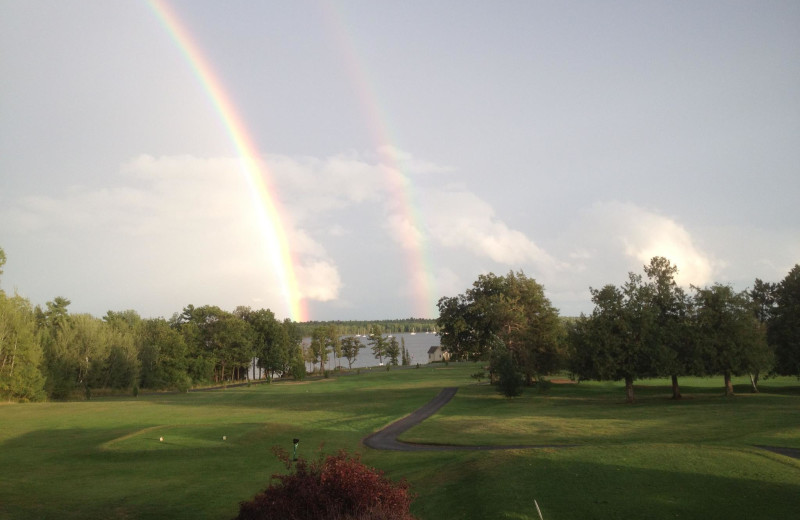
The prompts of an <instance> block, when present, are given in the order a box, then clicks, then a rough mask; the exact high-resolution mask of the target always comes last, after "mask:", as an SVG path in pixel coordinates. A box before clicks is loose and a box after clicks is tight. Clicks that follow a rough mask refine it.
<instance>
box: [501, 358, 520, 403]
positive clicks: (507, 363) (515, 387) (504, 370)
mask: <svg viewBox="0 0 800 520" xmlns="http://www.w3.org/2000/svg"><path fill="white" fill-rule="evenodd" d="M495 366H496V367H497V391H498V392H500V393H501V394H503V395H504V396H506V397H517V396H518V395H521V394H522V388H523V385H524V384H525V383H524V381H523V380H522V374H520V373H519V371H518V370H517V367H516V365H515V364H514V359H513V358H512V357H511V354H509V353H508V352H503V353H502V354H500V355H499V356H498V357H497V360H496V364H495Z"/></svg>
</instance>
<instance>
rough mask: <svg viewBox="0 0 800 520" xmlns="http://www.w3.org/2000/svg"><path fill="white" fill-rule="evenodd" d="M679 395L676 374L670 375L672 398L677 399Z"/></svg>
mask: <svg viewBox="0 0 800 520" xmlns="http://www.w3.org/2000/svg"><path fill="white" fill-rule="evenodd" d="M681 397H682V396H681V388H680V387H679V386H678V376H672V398H673V399H675V400H678V399H680V398H681Z"/></svg>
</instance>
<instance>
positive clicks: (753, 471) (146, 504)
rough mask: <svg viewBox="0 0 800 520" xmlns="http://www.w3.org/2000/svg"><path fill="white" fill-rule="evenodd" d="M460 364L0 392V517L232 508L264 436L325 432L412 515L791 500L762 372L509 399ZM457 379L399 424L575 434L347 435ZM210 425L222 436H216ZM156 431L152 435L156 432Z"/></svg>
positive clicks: (215, 515) (790, 437)
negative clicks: (628, 398)
mask: <svg viewBox="0 0 800 520" xmlns="http://www.w3.org/2000/svg"><path fill="white" fill-rule="evenodd" d="M475 370H476V368H475V366H474V365H458V364H450V365H449V366H447V367H445V366H441V365H439V366H437V367H436V368H433V367H430V366H426V367H422V368H420V369H408V370H392V371H391V372H386V371H384V370H375V371H362V372H361V374H360V375H352V376H346V377H339V378H331V379H328V380H318V381H310V382H303V383H293V382H279V383H275V384H272V385H266V384H259V385H253V386H250V387H241V388H229V389H226V390H220V391H212V392H196V393H189V394H160V395H140V396H139V397H138V398H133V397H126V398H103V399H95V400H92V401H86V402H71V403H41V404H24V405H2V406H0V465H2V467H3V468H4V469H5V471H3V474H2V476H1V477H0V518H4V519H5V518H12V519H23V518H24V519H28V518H59V519H61V518H67V519H69V518H75V519H78V518H82V519H83V518H193V519H194V518H210V519H226V518H231V517H233V516H234V515H235V514H236V512H237V509H238V502H240V501H242V500H247V499H249V498H250V497H252V495H254V494H255V493H256V492H257V491H259V490H260V489H262V488H263V487H265V486H266V484H267V483H268V481H269V476H270V475H271V474H272V473H275V472H279V471H282V469H283V468H282V467H281V465H280V464H279V462H278V461H277V460H276V459H275V457H274V456H273V455H272V454H271V452H270V448H271V447H272V446H274V445H279V446H281V447H283V448H285V449H287V450H291V440H292V438H293V437H297V438H299V439H300V450H299V451H300V454H301V455H303V456H306V457H309V458H312V457H314V456H315V455H316V453H317V449H318V447H319V445H320V444H322V443H324V444H325V448H324V449H325V451H326V452H328V453H332V452H335V451H336V450H338V449H340V448H344V449H347V450H349V451H360V452H362V453H363V454H364V461H365V462H366V463H367V464H369V465H371V466H375V467H377V468H380V469H383V470H385V471H386V472H387V474H388V476H389V477H391V478H393V479H398V478H402V477H405V478H407V479H408V480H409V481H410V483H411V485H412V490H413V491H414V492H416V493H417V494H418V498H417V500H416V501H415V504H414V506H413V508H412V511H413V512H414V513H415V514H416V515H417V516H418V517H419V518H421V519H429V520H434V519H449V518H509V519H537V518H538V515H537V513H536V509H535V506H534V503H533V500H534V499H536V500H537V501H538V503H539V505H540V506H541V508H542V513H543V515H544V518H545V519H546V520H555V519H567V518H574V519H578V518H580V519H585V518H664V519H666V518H764V519H768V518H770V519H771V518H791V517H793V516H794V515H796V512H797V511H798V510H800V461H799V460H796V459H791V458H788V457H785V456H781V455H777V454H774V453H770V452H767V451H765V450H761V449H758V448H755V447H753V445H756V444H760V445H777V446H783V447H792V448H800V386H799V385H798V382H797V380H794V379H777V380H768V381H765V382H764V383H763V384H762V393H760V394H750V393H749V392H748V388H747V386H745V383H746V381H745V380H744V379H742V380H737V381H736V382H737V383H739V384H740V385H741V386H737V391H738V395H737V396H736V397H734V398H724V397H722V385H721V383H722V381H721V378H719V380H717V378H715V379H695V378H685V379H684V380H682V381H681V383H682V390H683V393H684V396H685V398H684V399H683V400H682V401H680V402H673V401H671V400H670V399H669V396H670V390H669V385H668V383H669V382H668V381H646V382H639V383H637V384H638V386H637V389H636V391H637V398H638V402H637V404H634V405H625V404H622V402H623V400H624V393H623V389H622V387H621V385H618V384H606V383H581V384H579V385H575V384H554V385H553V386H552V388H551V389H550V390H549V391H548V392H547V393H545V394H540V393H537V392H536V390H535V389H527V390H526V392H525V393H524V394H523V396H522V397H521V398H517V399H513V400H507V399H505V398H502V397H500V396H499V395H498V394H497V393H496V392H495V391H494V389H493V388H491V387H489V386H488V385H474V384H473V380H471V379H470V378H469V374H471V373H473V372H475ZM445 386H459V387H460V390H459V392H458V394H457V395H456V397H455V398H454V399H453V401H451V402H450V403H449V404H448V405H446V406H445V407H444V408H443V409H442V410H441V411H440V412H439V413H438V414H437V415H435V416H433V417H432V418H430V419H428V420H427V421H426V422H424V423H423V424H421V425H420V426H418V427H416V428H414V429H412V430H410V431H408V432H407V433H406V434H405V435H404V436H403V437H402V438H403V440H406V441H414V442H423V443H440V444H460V445H486V444H514V445H519V444H575V445H577V446H575V447H571V448H563V449H526V450H510V451H480V452H474V451H473V452H466V451H465V452H459V451H456V452H452V451H450V452H419V453H401V452H378V451H373V450H368V449H366V448H364V447H362V446H361V444H360V441H361V439H362V438H363V437H364V436H365V435H367V434H369V433H371V432H373V431H375V430H377V429H379V428H381V427H383V426H385V425H386V424H388V423H390V422H392V421H394V420H396V419H398V418H400V417H402V416H404V415H406V414H408V413H410V412H412V411H413V410H415V409H416V408H418V407H419V406H421V405H423V404H425V403H426V402H427V401H429V400H430V399H431V398H433V397H434V396H435V395H436V394H437V393H438V392H439V390H440V389H441V388H442V387H445ZM223 437H225V439H223ZM160 438H163V441H161V440H159V439H160Z"/></svg>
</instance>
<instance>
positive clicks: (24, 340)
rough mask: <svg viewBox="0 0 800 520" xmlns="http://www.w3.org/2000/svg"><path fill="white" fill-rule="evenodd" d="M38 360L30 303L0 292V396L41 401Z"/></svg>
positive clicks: (1, 261) (40, 348)
mask: <svg viewBox="0 0 800 520" xmlns="http://www.w3.org/2000/svg"><path fill="white" fill-rule="evenodd" d="M2 252H3V250H2V249H0V267H2V264H3V261H4V260H5V257H4V256H2ZM1 272H2V271H0V273H1ZM41 360H42V347H41V344H40V343H39V341H38V338H37V336H36V324H35V321H34V315H33V309H32V308H31V305H30V303H29V302H28V301H27V300H25V299H24V298H22V297H20V296H13V297H10V298H9V297H7V296H6V295H5V293H4V292H3V291H0V398H2V399H8V400H16V401H41V400H43V399H44V398H45V390H44V382H45V380H44V376H43V375H42V373H41V371H40V370H39V365H40V363H41Z"/></svg>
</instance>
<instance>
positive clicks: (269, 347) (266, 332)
mask: <svg viewBox="0 0 800 520" xmlns="http://www.w3.org/2000/svg"><path fill="white" fill-rule="evenodd" d="M239 314H240V315H241V317H242V318H243V319H244V320H245V321H246V322H247V323H249V324H250V327H251V328H252V329H253V338H254V340H253V341H254V346H255V355H256V357H257V358H258V366H259V367H260V368H262V369H264V371H265V372H266V376H267V379H268V380H269V381H272V377H273V374H275V373H282V372H283V371H284V370H285V369H286V366H287V365H288V364H289V339H288V336H287V334H286V330H285V329H284V327H283V326H282V325H281V323H280V322H279V321H278V320H277V319H275V315H274V314H273V313H272V311H270V310H269V309H260V310H257V311H251V310H250V308H249V307H247V308H240V309H239Z"/></svg>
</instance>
